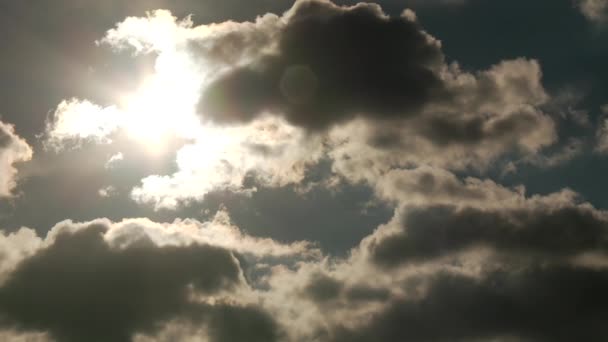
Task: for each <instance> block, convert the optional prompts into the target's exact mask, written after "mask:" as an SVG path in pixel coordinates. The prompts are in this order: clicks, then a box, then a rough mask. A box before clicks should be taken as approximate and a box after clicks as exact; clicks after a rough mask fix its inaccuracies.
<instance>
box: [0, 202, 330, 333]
mask: <svg viewBox="0 0 608 342" xmlns="http://www.w3.org/2000/svg"><path fill="white" fill-rule="evenodd" d="M0 238H1V239H0V243H2V245H3V249H2V250H3V251H6V252H5V255H3V256H2V262H3V263H2V271H3V276H4V281H3V282H2V283H1V284H0V317H1V320H0V325H1V326H2V327H4V328H5V329H7V330H6V331H7V333H8V331H14V332H15V334H16V335H15V336H18V333H20V332H23V333H38V332H39V333H40V334H41V336H42V335H44V334H45V333H48V334H49V335H50V336H51V337H52V338H53V339H55V340H57V341H82V340H90V341H107V340H112V341H131V340H132V339H133V338H135V339H136V340H139V339H141V340H145V339H146V336H156V335H162V334H163V333H164V332H166V330H167V329H170V326H171V325H172V324H178V325H183V326H185V327H188V326H191V327H198V329H199V330H200V331H199V332H201V334H202V335H201V336H203V335H204V336H207V338H208V339H209V341H218V342H220V341H221V342H224V341H242V340H243V339H245V338H246V339H247V340H251V341H274V340H278V338H279V336H280V331H279V327H278V326H277V324H276V323H275V321H274V319H273V318H272V317H271V316H270V315H269V314H268V313H267V312H266V311H265V309H264V308H262V307H260V306H259V305H255V302H252V300H251V296H250V293H251V289H250V285H249V284H248V283H247V280H246V279H245V274H244V269H243V267H245V266H247V265H248V263H249V261H248V260H250V259H251V258H254V259H251V260H266V262H269V261H271V260H275V262H276V260H278V259H277V258H284V257H289V256H292V257H295V258H296V259H298V260H308V261H310V260H314V259H316V258H317V257H318V251H316V250H314V249H313V248H311V246H310V245H308V244H306V243H294V244H292V245H283V244H280V243H277V242H275V241H272V240H270V239H259V238H253V237H249V236H247V235H245V234H243V233H241V232H240V230H239V229H238V228H236V227H235V226H233V225H231V223H230V219H229V217H228V215H227V213H225V212H219V213H218V214H217V215H216V216H215V217H214V219H213V220H212V221H208V222H199V221H196V220H183V221H181V220H178V221H175V222H173V223H166V224H162V223H155V222H152V221H150V220H148V219H129V220H124V221H122V222H116V223H113V222H111V221H109V220H106V219H99V220H95V221H91V222H84V223H74V222H71V221H65V222H61V223H59V224H57V225H56V226H55V227H53V228H52V229H51V230H50V232H49V233H48V235H47V236H46V237H45V238H44V239H42V238H39V237H38V236H37V235H36V234H35V233H34V232H33V231H31V230H28V229H25V228H24V229H21V230H20V231H18V232H17V233H13V234H8V235H4V234H0ZM252 263H253V262H252ZM74 322H78V324H74ZM235 322H241V323H239V324H237V325H238V328H237V327H235V326H233V323H235ZM180 331H182V333H183V332H184V331H187V329H186V328H184V329H180ZM203 333H204V334H203ZM199 337H200V336H199Z"/></svg>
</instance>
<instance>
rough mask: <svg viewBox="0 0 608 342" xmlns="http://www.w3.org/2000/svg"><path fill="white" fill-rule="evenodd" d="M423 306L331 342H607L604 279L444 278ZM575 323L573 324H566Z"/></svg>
mask: <svg viewBox="0 0 608 342" xmlns="http://www.w3.org/2000/svg"><path fill="white" fill-rule="evenodd" d="M423 281H426V282H427V284H426V289H425V292H426V293H425V295H424V297H423V298H420V299H412V300H408V299H405V300H395V301H394V302H393V303H391V305H389V306H388V307H387V308H386V309H385V310H383V311H381V312H378V313H376V314H374V315H373V316H371V317H370V320H369V321H368V322H366V323H364V324H363V325H361V326H357V327H355V328H350V327H346V326H345V327H340V328H339V329H338V331H337V332H336V333H335V336H334V337H333V338H332V339H330V340H331V341H370V340H379V341H400V340H415V341H442V340H455V341H476V340H500V341H511V340H512V341H528V340H533V341H572V340H580V339H583V340H585V339H596V338H605V337H606V332H605V330H604V329H603V327H602V324H601V323H600V322H601V321H603V320H604V319H605V318H606V317H607V315H608V312H607V311H606V309H605V305H606V304H608V298H607V297H606V295H605V293H604V292H603V291H602V290H601V289H602V288H603V287H604V286H606V285H608V284H607V281H608V274H607V273H606V272H605V271H598V270H588V269H577V268H571V267H552V266H549V267H542V266H537V267H530V268H525V269H523V270H521V271H515V270H509V271H496V272H491V273H489V274H487V275H485V277H484V278H483V279H481V280H478V279H474V278H471V277H465V276H462V275H453V274H449V273H440V274H437V275H435V276H433V277H432V278H430V279H425V280H423ZM559 322H568V324H559Z"/></svg>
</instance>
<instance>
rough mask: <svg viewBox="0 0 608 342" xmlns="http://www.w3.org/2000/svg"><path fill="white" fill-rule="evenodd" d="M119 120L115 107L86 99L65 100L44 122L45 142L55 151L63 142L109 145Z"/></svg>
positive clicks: (120, 119)
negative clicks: (45, 124)
mask: <svg viewBox="0 0 608 342" xmlns="http://www.w3.org/2000/svg"><path fill="white" fill-rule="evenodd" d="M122 120H123V117H122V115H121V113H120V111H119V110H118V109H117V108H116V107H114V106H109V107H105V108H104V107H101V106H98V105H96V104H94V103H91V102H90V101H87V100H78V99H74V98H73V99H70V100H64V101H62V102H61V103H60V104H59V105H58V106H57V109H56V110H55V112H54V113H53V114H52V115H51V116H50V117H49V118H48V120H47V127H46V140H45V142H46V145H47V146H48V147H50V148H54V149H56V150H59V149H61V148H64V147H65V144H66V143H67V144H72V145H73V146H78V145H79V144H81V143H83V142H84V141H87V140H89V141H94V142H97V143H108V142H111V140H110V138H109V136H110V135H111V134H112V133H113V132H114V131H116V130H117V129H118V128H119V127H120V125H121V122H122ZM68 146H69V145H68Z"/></svg>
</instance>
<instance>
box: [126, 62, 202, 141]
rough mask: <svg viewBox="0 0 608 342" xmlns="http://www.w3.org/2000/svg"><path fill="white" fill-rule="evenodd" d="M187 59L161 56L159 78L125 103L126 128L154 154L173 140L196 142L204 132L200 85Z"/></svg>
mask: <svg viewBox="0 0 608 342" xmlns="http://www.w3.org/2000/svg"><path fill="white" fill-rule="evenodd" d="M184 59H185V58H184V57H183V56H181V55H179V54H178V53H171V54H162V55H161V56H159V58H158V60H157V64H156V72H155V74H154V75H152V76H151V77H149V78H148V79H147V80H146V81H145V82H144V83H143V85H142V86H141V87H140V89H138V90H137V91H136V92H135V93H134V94H131V95H130V96H127V97H126V99H125V100H124V108H123V110H124V112H125V113H124V122H123V124H122V126H123V128H124V129H125V130H126V132H127V134H128V135H129V136H130V137H131V138H132V139H134V140H136V141H137V142H139V143H142V144H145V145H146V146H148V147H149V148H150V149H151V150H154V149H158V148H160V147H162V145H164V144H165V143H166V142H167V140H168V139H169V138H170V137H172V136H177V137H180V138H186V139H191V138H194V137H196V136H197V133H198V132H199V130H200V126H201V125H200V121H199V119H198V118H197V116H196V114H195V106H196V102H197V101H198V97H199V94H198V91H199V84H200V81H199V78H198V77H197V76H196V73H195V72H193V70H192V69H191V68H189V67H188V66H187V65H188V63H185V62H186V61H184ZM185 65H186V66H185Z"/></svg>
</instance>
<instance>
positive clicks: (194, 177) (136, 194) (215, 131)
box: [131, 118, 324, 209]
mask: <svg viewBox="0 0 608 342" xmlns="http://www.w3.org/2000/svg"><path fill="white" fill-rule="evenodd" d="M323 155H324V146H323V141H322V139H320V138H319V137H310V136H308V135H306V134H305V133H304V132H303V131H302V130H301V129H299V128H297V127H293V126H291V125H289V124H287V123H286V122H285V121H284V120H281V119H277V118H264V119H260V120H257V121H255V122H252V123H251V124H250V125H247V126H238V127H223V128H222V127H209V128H206V129H205V130H204V131H203V132H202V133H201V135H200V136H199V137H198V138H197V140H195V141H194V143H192V144H188V145H186V146H184V147H182V148H181V149H180V150H179V151H178V152H177V160H176V162H177V167H178V171H177V172H175V173H174V174H172V175H151V176H149V177H146V178H144V179H143V180H142V183H141V185H140V186H138V187H136V188H134V189H133V191H132V193H131V196H132V198H133V199H134V200H136V201H138V202H141V203H150V204H153V205H154V207H155V208H156V209H160V208H168V209H176V208H177V207H178V206H179V205H180V204H184V203H188V202H189V201H193V200H199V201H200V200H202V199H203V198H204V196H205V195H207V194H208V193H210V192H212V191H214V190H229V191H232V192H235V193H245V194H247V193H251V192H252V191H255V190H256V189H255V187H252V186H250V185H248V184H247V180H248V179H251V178H254V179H255V180H256V182H257V184H259V185H262V186H268V187H278V186H285V185H288V184H298V183H300V182H301V181H302V180H303V179H304V176H305V174H306V171H307V170H308V169H309V167H311V166H312V165H316V164H317V163H318V162H319V160H321V158H322V157H323Z"/></svg>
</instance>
